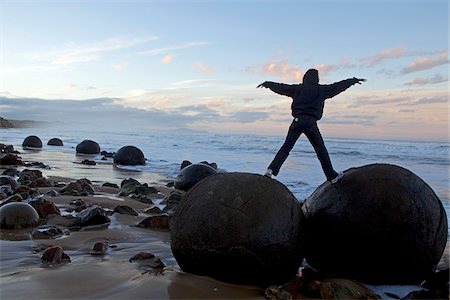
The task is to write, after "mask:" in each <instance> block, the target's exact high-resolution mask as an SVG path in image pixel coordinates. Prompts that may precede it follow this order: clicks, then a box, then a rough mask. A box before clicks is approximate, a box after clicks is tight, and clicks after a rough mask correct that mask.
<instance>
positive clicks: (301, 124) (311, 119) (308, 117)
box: [257, 69, 366, 183]
mask: <svg viewBox="0 0 450 300" xmlns="http://www.w3.org/2000/svg"><path fill="white" fill-rule="evenodd" d="M364 81H366V79H359V78H355V77H353V78H349V79H345V80H342V81H339V82H335V83H333V84H319V72H318V71H317V70H316V69H309V70H308V71H306V73H305V75H304V76H303V83H301V84H284V83H276V82H271V81H265V82H263V83H261V84H260V85H258V86H257V88H259V87H265V88H269V89H270V90H271V91H273V92H275V93H277V94H280V95H284V96H289V97H291V98H292V99H293V101H292V104H291V109H292V116H293V117H294V120H293V121H292V124H291V126H290V127H289V131H288V134H287V137H286V140H285V142H284V144H283V146H281V148H280V150H279V151H278V153H277V155H276V156H275V158H274V159H273V161H272V163H271V164H270V166H269V168H268V169H267V172H266V174H265V175H266V176H269V177H271V176H272V175H274V176H277V175H278V172H279V171H280V168H281V165H282V164H283V163H284V161H285V160H286V158H287V157H288V155H289V152H290V151H291V150H292V148H293V147H294V144H295V142H296V141H297V139H298V138H299V137H300V135H301V134H302V133H304V134H305V135H306V137H307V138H308V140H309V142H310V143H311V145H312V146H313V147H314V150H315V151H316V154H317V157H318V158H319V161H320V164H321V165H322V169H323V172H324V173H325V176H326V177H327V180H329V181H331V182H332V183H335V182H337V181H338V180H339V179H340V178H341V177H342V176H343V173H339V174H338V173H337V172H336V171H335V170H334V169H333V166H332V165H331V161H330V157H329V155H328V151H327V149H326V148H325V144H324V142H323V139H322V135H321V134H320V131H319V128H318V127H317V121H318V120H320V118H322V113H323V107H324V104H325V100H326V99H329V98H332V97H334V96H336V95H337V94H339V93H341V92H343V91H345V90H346V89H348V88H349V87H351V86H352V85H354V84H356V83H358V84H361V82H364Z"/></svg>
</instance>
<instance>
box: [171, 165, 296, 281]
mask: <svg viewBox="0 0 450 300" xmlns="http://www.w3.org/2000/svg"><path fill="white" fill-rule="evenodd" d="M303 222H304V217H303V213H302V210H301V206H300V204H299V202H298V201H297V199H296V198H295V197H294V195H292V193H291V192H290V191H289V190H288V189H287V188H286V187H285V186H284V185H283V184H281V183H280V182H278V181H276V180H273V179H270V178H268V177H264V176H261V175H256V174H249V173H219V174H216V175H211V176H209V177H207V178H206V179H204V180H203V181H201V182H200V183H198V184H197V185H195V186H194V187H193V188H192V189H190V190H189V191H188V192H187V193H186V195H184V196H183V198H182V199H181V201H180V203H179V205H178V207H177V210H176V212H175V214H174V216H173V218H172V221H171V241H172V242H171V247H172V252H173V254H174V256H175V258H176V260H177V262H178V264H179V265H180V267H181V269H182V270H183V271H185V272H188V273H193V274H198V275H207V276H211V277H214V278H216V279H219V280H223V281H227V282H232V283H239V284H250V285H259V286H267V285H270V284H277V283H283V282H286V281H288V280H290V279H291V278H292V277H294V276H295V274H296V272H297V271H298V268H299V267H300V264H301V262H302V261H303V236H304V233H303Z"/></svg>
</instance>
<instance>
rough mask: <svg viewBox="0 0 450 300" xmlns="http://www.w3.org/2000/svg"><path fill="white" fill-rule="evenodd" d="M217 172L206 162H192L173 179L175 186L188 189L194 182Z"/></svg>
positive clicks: (179, 188)
mask: <svg viewBox="0 0 450 300" xmlns="http://www.w3.org/2000/svg"><path fill="white" fill-rule="evenodd" d="M214 174H217V171H216V170H215V169H214V168H213V167H211V166H209V165H206V164H193V165H189V166H187V167H185V168H184V169H183V170H181V172H180V173H179V174H178V176H177V178H176V179H175V188H176V189H178V190H183V191H188V190H189V189H190V188H191V187H193V186H194V185H195V184H196V183H198V182H200V181H202V180H203V179H205V178H206V177H208V176H211V175H214Z"/></svg>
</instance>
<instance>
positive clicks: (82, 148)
mask: <svg viewBox="0 0 450 300" xmlns="http://www.w3.org/2000/svg"><path fill="white" fill-rule="evenodd" d="M76 151H77V153H78V154H99V153H100V146H99V144H98V143H97V142H94V141H92V140H84V141H82V142H81V143H79V144H78V145H77V148H76Z"/></svg>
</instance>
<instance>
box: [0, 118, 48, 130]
mask: <svg viewBox="0 0 450 300" xmlns="http://www.w3.org/2000/svg"><path fill="white" fill-rule="evenodd" d="M43 123H44V122H38V121H30V120H7V119H5V118H2V117H0V128H27V127H38V126H42V125H43Z"/></svg>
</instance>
